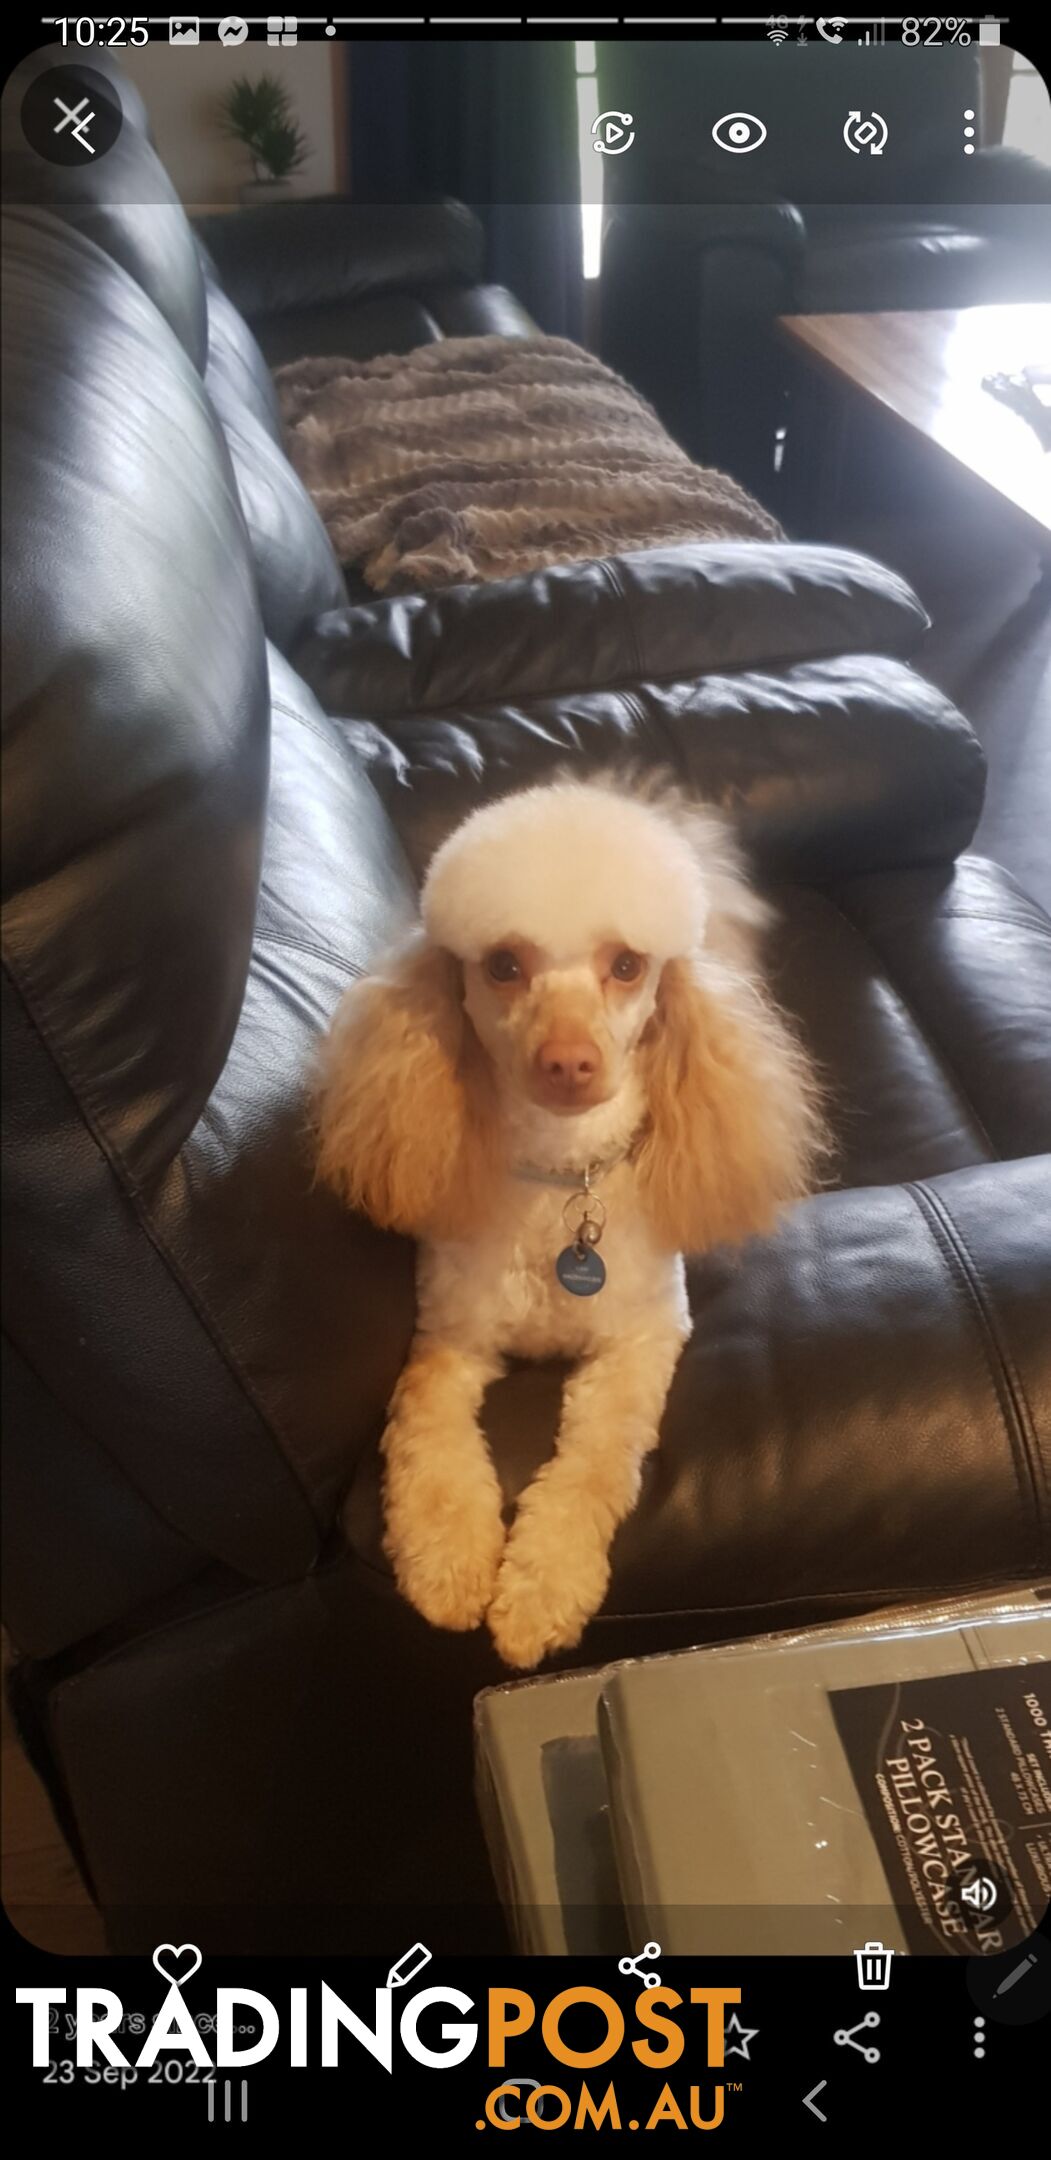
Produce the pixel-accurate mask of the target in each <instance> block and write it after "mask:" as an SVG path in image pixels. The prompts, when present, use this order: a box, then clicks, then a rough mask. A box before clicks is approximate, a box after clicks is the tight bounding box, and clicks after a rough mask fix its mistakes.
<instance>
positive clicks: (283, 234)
mask: <svg viewBox="0 0 1051 2160" xmlns="http://www.w3.org/2000/svg"><path fill="white" fill-rule="evenodd" d="M196 231H197V236H198V239H199V240H200V242H201V244H202V246H203V247H204V248H205V250H206V251H207V255H208V258H209V260H210V262H211V263H212V264H213V265H214V267H215V270H216V273H217V275H218V277H219V279H220V282H221V283H222V285H223V287H224V288H225V290H226V291H227V292H228V293H229V295H230V298H231V299H232V300H233V302H234V304H235V306H236V307H238V308H239V309H240V310H241V313H242V314H243V315H245V316H246V317H247V318H248V319H249V321H251V320H253V319H254V318H257V317H265V316H271V315H282V314H289V313H293V312H299V311H301V310H303V309H305V308H312V307H317V306H320V305H324V304H325V303H329V302H333V301H344V302H346V301H353V302H355V303H357V302H360V301H363V300H367V299H371V298H373V297H374V296H376V295H377V294H381V293H385V292H393V291H403V292H404V291H408V292H412V293H417V292H424V291H426V290H427V289H428V288H429V287H431V286H442V285H447V284H454V285H456V284H460V285H470V284H475V283H477V282H478V281H479V280H480V278H481V276H482V266H483V253H484V239H483V234H482V228H481V226H480V225H479V223H478V220H477V218H476V217H474V216H473V215H472V213H471V211H470V210H468V209H467V208H466V206H465V204H463V203H456V202H431V203H411V204H402V203H378V204H372V203H356V202H347V201H344V200H343V199H341V198H338V197H327V196H326V197H319V198H318V199H317V200H298V201H291V202H286V203H267V204H264V205H260V207H259V208H258V209H254V210H249V211H244V210H242V211H237V212H227V213H217V214H215V215H214V216H210V217H202V218H198V219H197V220H196Z"/></svg>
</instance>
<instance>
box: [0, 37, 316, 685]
mask: <svg viewBox="0 0 1051 2160" xmlns="http://www.w3.org/2000/svg"><path fill="white" fill-rule="evenodd" d="M68 57H69V56H68V54H63V53H62V51H61V49H60V48H48V51H47V53H46V54H41V53H36V54H34V55H33V56H32V59H31V61H29V62H26V63H24V64H23V66H22V67H20V68H18V69H16V70H15V72H14V74H13V75H12V76H11V78H10V79H9V81H8V83H7V85H6V87H5V90H4V94H3V189H4V201H5V204H6V205H7V206H8V207H10V208H15V207H22V208H25V209H33V208H36V209H46V210H48V211H49V212H51V213H52V215H53V216H54V217H56V218H58V219H60V220H61V221H62V223H63V224H65V225H67V226H69V227H71V228H75V229H76V231H78V232H80V233H83V234H84V235H85V236H86V237H88V238H90V239H91V240H93V241H94V242H95V244H96V246H97V247H99V248H100V249H102V250H103V251H104V252H105V253H106V254H107V255H109V256H110V257H111V259H112V260H113V261H114V262H116V263H119V264H120V266H121V268H122V269H124V270H126V271H127V273H128V275H129V277H131V278H132V279H133V280H134V282H135V283H136V284H137V285H138V286H139V287H140V289H141V290H142V292H143V293H145V294H146V295H147V296H148V298H149V299H150V300H151V301H152V303H153V305H154V307H155V308H157V310H158V311H159V313H160V314H161V315H162V316H163V318H164V320H165V322H166V323H167V324H168V326H169V328H170V329H171V331H172V332H173V334H174V336H175V337H176V338H177V340H178V342H179V344H180V345H181V346H182V348H183V351H184V353H185V354H186V356H187V358H188V360H189V361H190V362H191V364H192V366H193V367H194V368H195V369H196V371H197V373H198V374H199V375H200V376H201V377H202V378H203V379H204V381H205V383H206V385H207V388H208V392H209V395H210V397H211V400H212V403H213V405H214V407H215V410H216V412H217V413H218V416H219V420H220V423H221V425H222V428H223V432H224V434H225V437H226V442H227V447H228V450H229V453H230V457H231V459H232V462H233V468H234V473H235V476H236V481H237V490H238V495H239V498H240V503H241V508H242V511H243V513H244V517H245V521H246V524H247V527H248V533H249V538H250V543H251V551H252V558H253V562H254V565H255V571H256V576H257V580H258V585H259V597H260V604H261V608H262V616H263V623H264V627H265V629H266V633H267V636H268V637H270V638H272V639H273V641H274V643H275V644H276V645H277V646H279V647H280V649H281V650H282V651H283V652H290V651H291V650H292V648H293V646H294V645H295V642H296V640H297V638H298V637H299V636H300V634H301V633H302V631H303V630H304V629H305V628H306V627H307V625H308V624H309V623H310V622H311V621H312V620H313V619H314V617H315V616H316V615H318V614H320V613H322V612H324V610H325V609H326V608H332V607H338V606H340V604H341V603H342V601H343V600H344V599H345V597H346V591H345V587H344V583H343V577H342V573H341V571H340V567H339V564H338V562H337V560H336V557H335V555H334V554H333V551H332V546H331V543H330V541H329V539H328V535H327V533H326V532H325V528H324V526H323V525H322V523H321V519H320V518H319V516H318V513H317V511H316V510H315V508H314V505H313V503H312V502H311V500H310V497H309V495H308V494H307V492H306V489H305V488H304V487H303V486H302V484H301V482H300V480H299V479H298V477H297V475H296V474H295V473H294V472H293V470H292V468H291V466H290V465H289V463H288V461H287V459H286V458H285V457H284V455H283V453H282V452H281V451H280V447H279V446H280V426H279V422H278V418H277V406H276V399H275V397H274V392H273V386H272V383H271V382H270V376H269V370H268V368H267V365H266V362H265V360H264V359H263V356H262V354H261V353H260V351H259V348H258V346H257V344H256V342H255V339H254V338H253V336H252V333H251V331H250V330H249V329H248V327H247V325H246V324H245V323H244V322H242V321H239V319H238V317H237V314H236V310H235V309H234V308H232V307H231V305H230V303H229V301H228V300H227V299H226V298H225V296H224V295H223V293H222V291H221V288H220V286H219V284H218V282H217V280H216V278H215V275H214V271H213V270H212V268H211V265H210V264H209V262H208V261H207V258H206V257H205V256H204V255H203V254H202V250H201V247H200V245H199V243H198V241H197V238H196V236H195V234H194V231H193V229H192V227H191V225H190V222H189V220H188V218H187V216H186V213H185V211H184V209H183V207H182V204H181V203H180V201H179V198H178V196H177V194H176V192H175V189H174V187H173V186H172V183H171V181H170V179H169V178H168V175H167V173H166V172H165V170H164V167H163V166H162V164H161V163H160V160H159V158H158V157H157V155H156V152H155V151H154V149H153V147H152V144H151V142H150V140H149V137H148V134H147V133H146V132H145V128H144V125H143V123H144V121H145V113H144V108H143V107H142V104H141V100H139V99H138V97H137V96H136V94H135V93H134V92H133V91H131V90H130V88H129V85H128V84H127V83H126V82H125V81H124V80H123V78H122V77H121V75H120V73H119V71H118V70H117V69H116V68H115V67H113V66H112V64H111V65H110V66H109V67H108V69H107V70H106V72H107V74H108V78H109V80H110V82H111V84H112V86H113V88H114V89H115V91H116V93H117V96H118V98H119V99H120V101H121V104H122V106H123V107H124V111H125V117H124V124H123V126H122V128H121V130H120V133H119V135H118V136H117V139H116V142H115V143H114V144H113V146H112V148H111V149H110V150H108V151H107V152H106V153H105V154H104V155H102V156H100V157H99V158H97V159H91V160H90V161H89V162H88V163H86V164H82V165H72V166H62V165H54V164H51V163H49V162H48V161H47V160H45V159H44V158H42V157H40V156H39V155H38V153H37V152H36V151H35V150H34V149H33V147H32V146H31V144H30V143H29V142H28V141H27V140H26V137H25V134H24V131H23V129H22V126H21V121H20V108H21V101H22V97H23V96H24V94H25V89H26V87H27V84H28V82H29V81H30V80H31V79H32V78H33V76H34V75H39V74H40V72H41V69H42V66H43V62H44V59H45V58H46V59H47V60H48V63H49V64H50V65H58V64H60V63H61V62H62V61H63V60H68Z"/></svg>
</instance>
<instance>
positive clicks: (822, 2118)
mask: <svg viewBox="0 0 1051 2160" xmlns="http://www.w3.org/2000/svg"><path fill="white" fill-rule="evenodd" d="M827 2084H828V2079H827V2078H822V2080H821V2083H820V2085H814V2086H812V2087H811V2090H810V2091H809V2092H808V2093H807V2094H806V2095H805V2096H804V2100H803V2106H804V2107H805V2108H809V2109H810V2112H811V2114H812V2115H816V2116H817V2119H818V2121H819V2122H827V2121H828V2116H827V2115H822V2113H821V2109H820V2108H819V2107H815V2106H814V2101H815V2098H816V2096H817V2094H818V2093H822V2092H824V2090H825V2087H826V2085H827Z"/></svg>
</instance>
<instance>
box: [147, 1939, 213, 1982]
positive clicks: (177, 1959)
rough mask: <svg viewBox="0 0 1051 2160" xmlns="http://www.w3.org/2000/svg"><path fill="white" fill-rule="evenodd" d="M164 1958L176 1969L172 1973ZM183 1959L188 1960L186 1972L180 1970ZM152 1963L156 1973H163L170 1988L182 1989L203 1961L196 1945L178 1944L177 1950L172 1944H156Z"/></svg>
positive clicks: (198, 1969) (198, 1970)
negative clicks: (168, 1959)
mask: <svg viewBox="0 0 1051 2160" xmlns="http://www.w3.org/2000/svg"><path fill="white" fill-rule="evenodd" d="M165 1957H169V1958H170V1959H171V1961H172V1964H174V1966H175V1968H176V1970H175V1971H174V1972H173V1971H172V1970H171V1966H170V1965H166V1964H165V1962H164V1960H165ZM184 1959H189V1960H190V1964H189V1968H188V1970H187V1971H186V1972H183V1970H182V1965H183V1960H184ZM153 1963H154V1966H155V1968H156V1970H157V1972H159V1973H163V1975H164V1978H165V1979H166V1980H169V1981H170V1982H171V1985H172V1987H183V1986H184V1985H185V1983H186V1981H187V1980H192V1979H193V1976H194V1973H195V1972H200V1969H201V1966H202V1965H203V1964H204V1959H203V1958H202V1956H201V1953H200V1951H199V1950H198V1948H197V1944H196V1943H180V1944H179V1946H178V1948H176V1946H175V1944H174V1943H158V1944H157V1948H156V1950H155V1951H154V1953H153Z"/></svg>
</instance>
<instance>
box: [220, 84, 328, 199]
mask: <svg viewBox="0 0 1051 2160" xmlns="http://www.w3.org/2000/svg"><path fill="white" fill-rule="evenodd" d="M220 112H221V115H222V123H223V131H224V133H225V134H227V135H230V136H232V137H233V139H234V141H235V142H239V143H243V144H244V146H245V149H246V150H247V152H248V154H249V157H250V158H251V160H252V169H253V172H254V174H255V178H254V179H253V180H249V181H246V183H245V185H244V187H243V188H242V189H241V200H242V202H245V203H255V202H277V201H280V200H281V198H282V196H283V195H284V194H285V193H286V191H287V189H288V183H289V180H290V179H291V176H292V174H293V173H295V172H298V171H299V169H300V167H301V166H302V165H304V164H305V163H306V160H307V158H308V156H309V154H310V145H309V142H308V141H307V138H306V136H305V135H304V133H303V130H302V128H301V127H300V126H299V124H298V121H297V120H296V116H295V109H294V107H293V104H292V100H291V98H290V96H289V94H288V90H287V89H286V87H285V84H284V83H283V82H279V80H278V78H277V76H276V75H257V76H256V77H255V79H254V80H252V79H250V78H249V77H248V76H247V75H239V76H238V77H237V80H236V82H233V83H231V85H230V88H229V90H227V91H226V92H225V94H224V96H223V97H222V99H221V101H220Z"/></svg>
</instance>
